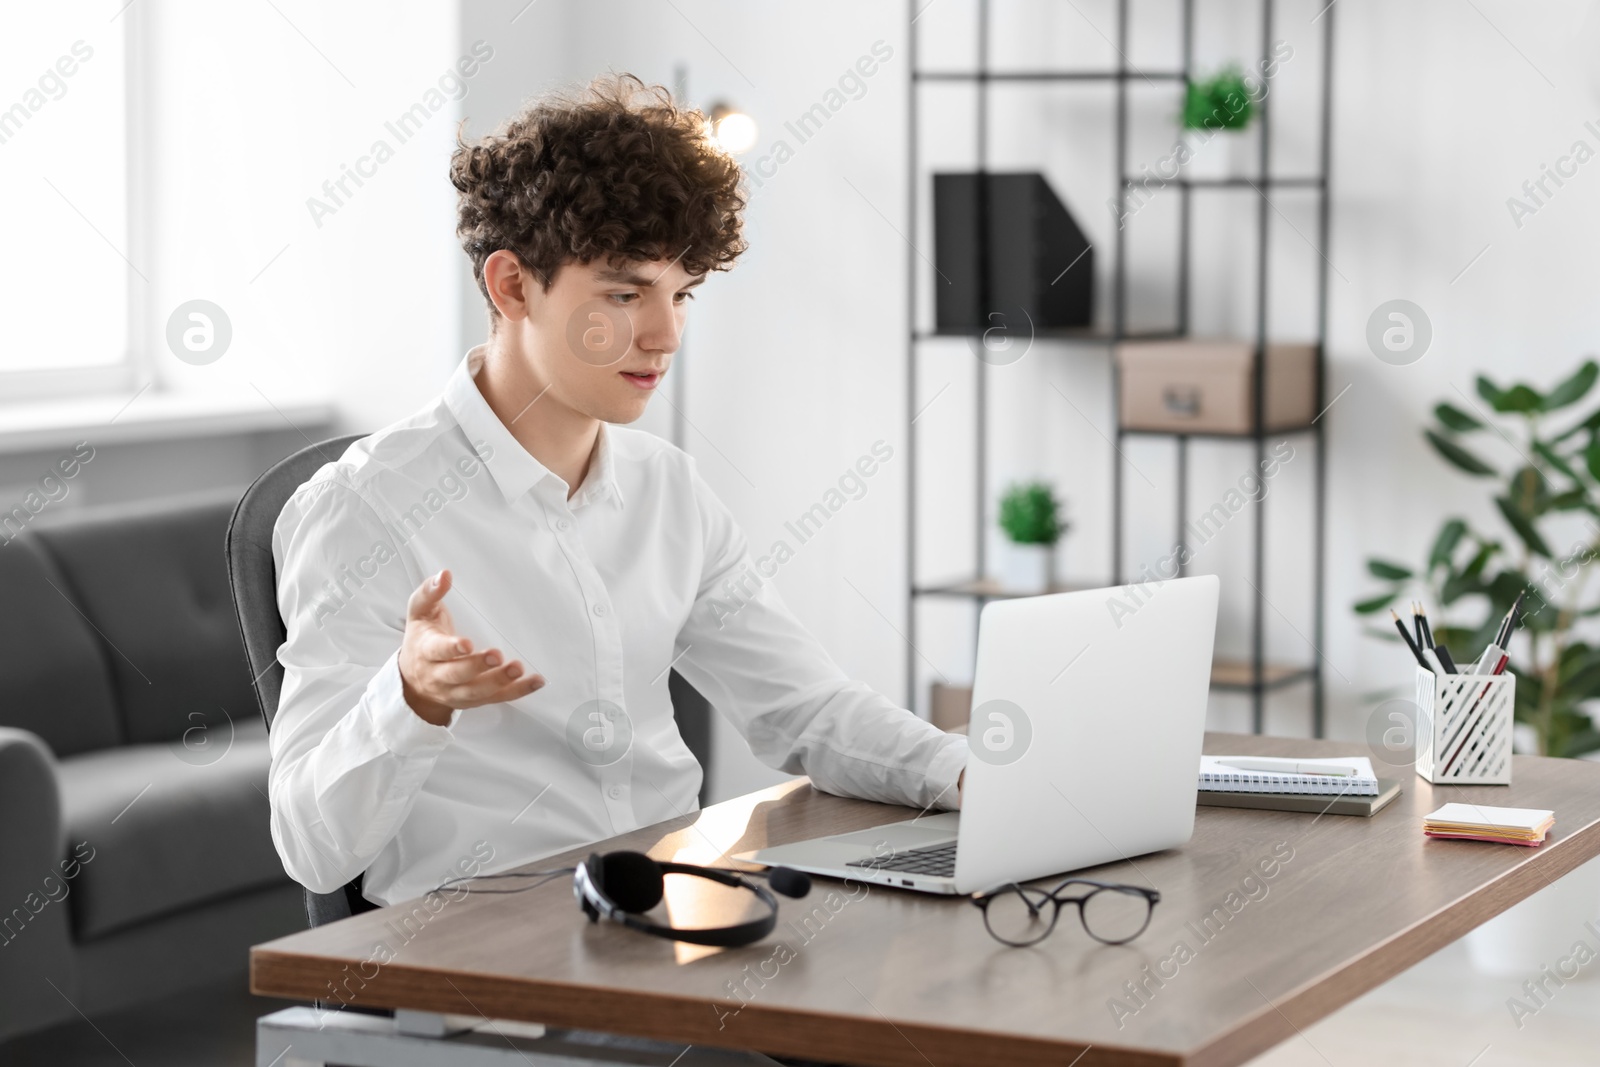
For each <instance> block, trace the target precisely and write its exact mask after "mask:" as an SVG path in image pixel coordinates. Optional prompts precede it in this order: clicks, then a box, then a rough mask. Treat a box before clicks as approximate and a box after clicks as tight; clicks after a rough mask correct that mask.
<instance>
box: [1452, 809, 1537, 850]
mask: <svg viewBox="0 0 1600 1067" xmlns="http://www.w3.org/2000/svg"><path fill="white" fill-rule="evenodd" d="M1555 824H1556V813H1555V812H1553V811H1547V810H1545V809H1544V808H1491V807H1488V806H1486V805H1483V804H1446V805H1445V806H1444V807H1442V808H1440V809H1439V810H1438V811H1435V812H1433V813H1431V814H1429V815H1428V816H1427V817H1426V818H1424V819H1423V821H1422V832H1423V833H1425V834H1427V835H1428V836H1429V837H1455V838H1460V839H1461V840H1463V841H1496V842H1499V843H1500V844H1503V845H1528V846H1530V847H1532V846H1535V845H1542V844H1544V835H1545V834H1547V833H1549V832H1550V827H1552V826H1554V825H1555Z"/></svg>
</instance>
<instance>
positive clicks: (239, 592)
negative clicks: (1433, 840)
mask: <svg viewBox="0 0 1600 1067" xmlns="http://www.w3.org/2000/svg"><path fill="white" fill-rule="evenodd" d="M363 436H365V435H364V434H350V435H348V436H346V437H335V438H333V439H332V440H328V441H324V442H322V443H321V444H315V445H308V446H307V447H305V448H302V449H301V450H300V451H298V452H296V453H295V454H294V455H292V456H289V457H288V458H286V459H283V460H280V461H278V462H277V463H276V464H274V465H273V466H272V468H271V469H270V470H268V471H267V472H266V473H265V474H263V475H262V476H261V477H259V478H257V479H256V480H255V481H254V482H253V483H251V486H250V488H249V489H246V490H245V492H244V496H242V497H240V498H239V504H238V506H237V507H236V508H234V511H233V520H232V521H231V522H230V523H229V524H228V536H227V551H228V585H229V588H230V589H231V590H232V591H233V608H234V613H235V614H236V616H237V617H238V620H239V634H240V636H241V637H242V638H243V639H244V648H245V657H246V659H247V660H248V662H249V665H250V674H251V676H252V677H253V678H254V680H255V681H254V687H255V696H256V704H257V705H258V706H259V707H260V708H261V717H262V718H263V719H264V720H266V724H267V729H268V730H270V729H272V720H273V718H274V717H275V716H276V715H277V713H278V697H279V695H280V694H281V693H282V691H283V665H282V664H281V663H279V662H278V648H279V647H280V646H281V645H282V644H283V642H284V639H285V638H286V637H287V636H288V631H287V630H286V629H285V628H284V625H283V617H282V616H281V615H279V614H278V567H277V563H276V561H275V560H274V559H273V557H272V530H273V527H274V526H276V525H277V522H278V515H279V514H280V513H281V512H282V511H283V506H284V505H285V504H287V503H288V502H289V497H290V496H292V495H293V494H294V491H295V490H296V489H298V488H300V486H302V485H304V484H305V483H306V482H308V481H310V480H311V476H312V475H313V474H315V473H316V472H317V470H318V469H319V468H320V467H321V466H322V465H323V464H325V463H328V462H331V461H332V460H335V459H338V458H339V457H340V456H341V455H343V454H344V451H345V449H347V448H349V447H350V445H351V443H352V442H355V441H359V440H360V439H361V438H362V437H363ZM667 681H668V686H669V690H670V692H671V694H672V714H673V718H675V719H676V720H677V721H678V731H679V733H681V734H682V735H683V739H684V743H685V744H686V745H688V746H689V751H690V752H693V753H694V756H695V758H696V759H698V760H699V761H700V766H701V767H702V768H709V767H710V765H711V705H710V704H709V703H708V702H707V701H706V699H705V698H704V697H702V696H701V695H700V694H699V693H698V692H697V691H696V690H695V689H694V688H693V687H692V686H690V685H689V684H688V682H687V681H685V680H684V679H683V678H682V677H681V676H680V675H679V674H678V672H677V671H673V672H672V676H671V677H670V678H669V679H668V680H667ZM705 796H706V788H705V785H704V784H703V783H702V785H701V789H700V799H701V802H702V803H703V802H704V801H705ZM373 907H375V905H374V904H373V903H372V902H371V901H369V900H367V898H366V897H363V896H362V895H361V879H360V878H357V879H355V880H354V881H352V882H350V883H349V884H348V885H346V886H345V887H344V889H343V890H339V891H335V892H332V893H313V892H311V891H310V890H309V889H308V890H306V918H307V920H308V921H309V922H310V924H311V925H312V926H321V925H322V924H323V923H329V922H333V921H334V920H336V919H343V918H347V917H348V916H350V915H355V914H359V913H361V912H363V911H370V910H372V908H373Z"/></svg>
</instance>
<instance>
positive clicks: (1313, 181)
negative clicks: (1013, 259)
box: [906, 0, 1335, 737]
mask: <svg viewBox="0 0 1600 1067" xmlns="http://www.w3.org/2000/svg"><path fill="white" fill-rule="evenodd" d="M921 2H922V3H925V2H926V0H921ZM1273 5H1274V0H1261V52H1262V58H1263V62H1265V61H1266V59H1267V58H1269V57H1270V55H1271V52H1272V45H1273V40H1272V32H1273V23H1274V10H1273ZM1128 6H1129V5H1128V0H1118V3H1117V26H1116V36H1115V40H1114V42H1113V45H1114V48H1115V50H1116V52H1117V55H1118V61H1117V65H1116V67H1115V68H1113V69H1108V70H1061V71H994V70H991V69H990V65H991V64H990V19H989V0H979V2H978V11H977V23H978V25H977V64H976V68H975V69H974V70H971V71H926V70H921V69H919V68H918V64H917V29H916V26H915V20H916V18H917V16H918V14H919V13H920V12H919V0H908V10H909V12H910V14H909V16H908V18H909V19H910V20H911V24H910V33H909V38H910V39H909V47H908V52H909V65H910V68H911V74H910V77H911V87H910V92H909V121H908V137H907V156H908V166H907V176H908V177H907V181H908V190H907V193H908V197H907V199H908V207H907V212H908V218H909V228H908V231H907V232H908V233H910V234H911V235H912V236H913V240H912V241H911V242H909V244H910V246H911V247H909V248H908V252H907V270H908V275H907V277H908V278H909V279H910V284H909V285H908V286H907V297H906V301H907V307H906V318H907V322H908V330H907V347H906V375H907V385H906V419H907V442H908V447H907V453H908V459H907V463H908V468H909V469H908V478H907V523H906V558H907V574H908V578H909V583H908V584H909V590H908V593H909V596H908V608H907V629H906V637H907V651H906V678H907V694H908V698H909V699H913V700H914V699H915V694H916V690H917V685H918V673H919V672H918V670H917V659H918V658H919V656H920V653H918V652H917V649H916V633H917V607H918V603H919V601H920V600H922V599H923V598H928V597H944V598H951V597H954V598H960V599H965V600H970V601H972V602H973V603H974V605H975V607H976V608H978V609H981V608H982V606H983V604H984V603H986V602H987V601H989V600H993V599H997V598H1001V597H1006V596H1010V595H1014V594H1011V593H1008V592H1007V591H1006V590H1005V589H1003V588H1001V587H1000V586H998V584H996V583H995V582H992V581H990V580H988V579H986V578H985V572H986V570H987V566H986V565H987V560H986V558H985V556H986V551H985V543H986V537H987V533H988V529H987V525H988V515H989V508H988V499H987V497H988V489H989V486H988V470H987V465H988V454H987V453H988V429H989V427H988V422H989V420H988V381H987V379H988V374H989V365H988V364H987V363H985V362H983V361H981V360H979V361H977V364H976V367H975V370H974V375H975V381H976V387H975V389H974V390H973V392H974V404H975V410H974V438H975V441H974V465H975V466H974V473H975V477H974V508H973V511H974V521H975V523H976V527H975V531H974V533H975V544H974V559H973V571H972V574H973V577H971V578H966V579H962V580H955V581H945V582H938V583H928V584H924V583H922V582H919V581H918V579H917V555H916V550H917V522H918V510H917V495H918V494H917V430H916V426H915V420H916V417H917V414H918V411H917V379H918V350H919V346H920V344H921V343H922V342H924V341H926V340H928V339H930V338H933V337H949V336H952V335H951V334H944V333H932V332H928V331H925V330H922V329H919V325H918V306H917V305H918V301H917V288H918V286H917V284H916V278H917V277H918V273H919V270H920V268H919V267H918V259H919V255H920V254H919V253H918V251H917V249H916V247H915V240H914V238H915V235H916V233H917V231H918V221H919V220H918V204H919V201H920V194H921V192H922V183H923V179H924V175H923V173H922V170H921V167H920V163H919V158H918V141H917V121H918V114H919V110H918V105H919V99H918V98H919V93H920V90H921V88H922V86H924V85H926V84H929V83H951V82H954V83H963V84H970V85H972V87H973V89H974V91H975V93H976V95H977V101H976V116H977V118H976V122H975V130H974V134H975V138H976V145H975V147H976V166H975V168H974V169H975V170H977V171H978V172H980V173H981V172H983V171H985V170H986V169H987V163H988V157H989V153H988V112H989V86H990V85H991V84H993V83H1003V82H1037V83H1058V82H1087V83H1110V84H1114V85H1115V87H1116V104H1115V111H1116V115H1115V122H1116V128H1115V139H1114V143H1115V153H1116V164H1115V170H1116V175H1117V188H1118V189H1119V190H1120V195H1121V196H1123V197H1126V196H1127V194H1128V190H1129V189H1131V188H1132V187H1133V186H1134V185H1135V184H1136V178H1135V176H1134V175H1132V174H1130V173H1129V168H1128V158H1127V152H1128V83H1129V82H1130V81H1131V80H1132V79H1134V78H1137V79H1139V80H1140V81H1149V82H1159V81H1171V82H1176V83H1177V84H1178V85H1180V86H1182V85H1185V84H1187V83H1188V81H1189V80H1190V78H1191V76H1192V74H1193V65H1194V4H1193V0H1184V3H1183V23H1182V38H1183V45H1182V48H1183V63H1182V67H1181V69H1179V70H1176V71H1139V70H1135V69H1133V67H1132V65H1131V64H1130V63H1129V62H1128V60H1127V53H1128V43H1129V37H1128ZM1334 15H1335V13H1334V11H1333V10H1332V9H1331V8H1329V9H1325V10H1324V12H1323V13H1322V14H1321V15H1320V16H1319V21H1322V27H1321V30H1320V34H1321V39H1322V72H1321V73H1322V98H1321V101H1320V111H1321V130H1320V146H1319V148H1320V151H1319V154H1320V157H1321V158H1320V160H1319V167H1318V170H1317V173H1315V174H1310V175H1291V176H1275V175H1273V173H1272V159H1271V146H1272V129H1271V123H1270V114H1271V112H1270V108H1271V106H1272V99H1271V95H1270V94H1268V95H1267V96H1265V97H1263V98H1262V100H1261V101H1260V102H1259V103H1258V105H1257V107H1258V113H1257V122H1259V124H1260V131H1261V133H1260V140H1259V171H1258V176H1257V177H1254V178H1217V179H1193V178H1187V177H1182V176H1180V177H1179V178H1177V179H1174V180H1173V181H1170V182H1167V183H1166V184H1168V185H1172V186H1175V187H1176V188H1177V190H1178V195H1179V201H1178V235H1177V261H1178V272H1177V273H1178V278H1177V308H1176V316H1175V317H1176V326H1175V328H1174V329H1173V330H1170V331H1155V332H1139V333H1135V332H1132V331H1129V330H1128V328H1127V320H1128V315H1127V291H1128V290H1127V255H1126V241H1127V235H1126V229H1125V228H1124V227H1118V229H1117V231H1116V234H1115V237H1114V239H1113V243H1112V263H1111V270H1110V276H1111V281H1112V299H1111V304H1112V314H1111V319H1112V321H1111V326H1110V329H1109V330H1108V331H1107V330H1095V329H1084V330H1069V331H1059V332H1054V333H1040V334H1038V335H1037V338H1036V339H1040V340H1048V339H1061V340H1072V341H1079V342H1091V343H1097V344H1103V345H1105V346H1106V348H1107V351H1108V353H1109V352H1110V351H1111V350H1112V349H1113V348H1114V346H1115V345H1116V344H1117V343H1118V342H1119V341H1124V340H1135V339H1140V340H1142V339H1158V338H1173V337H1186V336H1188V333H1189V326H1190V322H1189V278H1190V272H1189V259H1190V253H1191V241H1190V231H1191V221H1192V217H1193V215H1192V200H1193V198H1194V196H1195V195H1196V194H1197V193H1205V194H1211V195H1229V194H1230V193H1233V194H1237V193H1238V192H1241V191H1244V192H1251V193H1254V194H1255V195H1256V196H1257V212H1256V231H1257V232H1256V239H1257V262H1256V279H1255V282H1256V285H1255V288H1256V335H1255V338H1254V359H1253V375H1254V408H1255V410H1254V413H1253V415H1254V419H1253V425H1254V428H1255V429H1254V431H1253V432H1251V433H1247V434H1217V433H1179V432H1160V431H1146V430H1129V429H1124V428H1123V427H1122V426H1121V424H1120V420H1119V424H1118V426H1117V429H1116V447H1115V448H1114V449H1113V450H1112V456H1111V467H1112V560H1111V578H1110V580H1109V582H1108V583H1107V584H1113V585H1115V584H1120V583H1121V582H1122V580H1123V575H1124V570H1123V507H1124V493H1123V471H1122V462H1121V458H1120V457H1121V451H1122V443H1123V441H1124V440H1125V439H1126V438H1129V437H1159V438H1166V439H1170V440H1171V441H1172V442H1173V447H1174V449H1175V452H1176V455H1175V459H1176V468H1177V482H1178V486H1177V501H1176V503H1177V508H1176V515H1177V522H1176V526H1177V532H1178V544H1180V545H1182V544H1185V543H1186V535H1185V532H1184V524H1185V521H1186V520H1185V513H1186V511H1187V503H1188V501H1187V496H1188V492H1187V488H1188V487H1187V482H1188V459H1189V442H1190V439H1191V438H1194V439H1206V440H1212V441H1236V442H1240V443H1243V444H1247V445H1251V446H1253V448H1254V454H1255V457H1256V461H1257V463H1258V464H1259V463H1260V462H1261V461H1262V460H1263V459H1264V458H1265V456H1266V445H1267V439H1268V438H1269V437H1271V438H1279V437H1284V436H1289V435H1297V436H1302V437H1307V438H1309V439H1310V440H1311V442H1312V446H1313V452H1314V455H1315V459H1314V479H1315V485H1314V489H1313V505H1312V506H1313V509H1314V515H1313V519H1312V545H1311V552H1312V556H1313V564H1312V567H1313V576H1312V616H1313V617H1312V620H1311V630H1312V638H1311V644H1312V646H1313V647H1312V655H1311V658H1310V659H1309V661H1308V662H1307V663H1304V664H1270V663H1268V662H1267V660H1266V648H1265V613H1266V609H1267V608H1268V606H1269V604H1268V600H1267V595H1266V592H1265V584H1266V507H1265V504H1266V501H1265V499H1264V498H1263V499H1262V500H1260V501H1258V502H1257V503H1256V505H1255V507H1254V531H1253V533H1254V549H1255V551H1254V553H1253V559H1252V568H1253V579H1252V583H1251V584H1252V587H1253V591H1254V594H1255V595H1254V597H1253V600H1252V604H1253V608H1252V617H1251V633H1250V647H1251V655H1250V659H1249V660H1248V661H1246V662H1241V663H1223V662H1218V663H1217V664H1216V665H1215V666H1214V667H1213V671H1212V687H1213V688H1214V689H1222V690H1231V691H1235V692H1242V693H1246V694H1248V695H1249V696H1250V698H1251V725H1252V728H1253V729H1254V731H1255V732H1256V733H1260V732H1261V730H1262V726H1263V722H1264V716H1265V707H1266V699H1267V696H1268V694H1269V693H1271V692H1273V691H1275V690H1278V689H1281V688H1284V687H1287V686H1290V685H1295V684H1299V683H1302V682H1309V683H1310V685H1311V720H1312V721H1311V730H1312V734H1313V735H1314V736H1316V737H1321V736H1322V735H1323V732H1324V714H1323V684H1322V683H1323V677H1322V668H1321V661H1320V658H1319V654H1318V653H1317V650H1318V649H1320V648H1321V647H1322V645H1323V608H1324V602H1325V597H1326V589H1325V578H1324V563H1325V551H1326V546H1325V534H1324V525H1325V521H1326V503H1327V485H1326V483H1327V457H1326V449H1325V447H1324V446H1325V440H1324V430H1323V425H1322V422H1321V414H1322V412H1323V410H1324V407H1325V403H1326V399H1325V383H1324V363H1325V352H1324V350H1325V342H1326V337H1327V289H1328V278H1327V275H1328V266H1329V264H1328V260H1327V257H1326V255H1325V254H1323V252H1322V250H1323V249H1326V248H1327V244H1328V224H1329V213H1328V208H1329V204H1328V173H1329V161H1330V153H1331V136H1330V134H1331V118H1332V79H1333V20H1334ZM981 188H982V186H981V185H980V189H981ZM1275 189H1304V190H1309V191H1310V192H1311V193H1312V194H1313V195H1315V196H1316V197H1317V205H1316V214H1317V243H1316V248H1317V250H1318V252H1319V254H1318V263H1317V268H1316V271H1317V273H1316V287H1317V291H1316V295H1315V306H1316V336H1315V338H1314V345H1315V375H1314V379H1315V390H1316V400H1315V405H1314V406H1315V409H1316V411H1317V412H1318V414H1317V416H1316V418H1314V419H1313V420H1312V422H1311V423H1310V424H1309V425H1306V426H1303V427H1295V428H1291V429H1287V430H1283V429H1280V430H1274V431H1272V432H1271V433H1268V432H1267V431H1266V430H1265V418H1264V416H1265V410H1264V408H1265V402H1266V389H1265V385H1266V350H1267V345H1268V302H1267V301H1268V295H1269V294H1268V287H1267V286H1268V279H1269V275H1270V271H1269V251H1270V235H1271V231H1270V228H1269V226H1270V222H1271V215H1272V212H1273V207H1272V204H1271V202H1270V201H1269V199H1268V194H1269V193H1270V192H1271V191H1272V190H1275ZM1124 206H1125V204H1124ZM978 217H979V224H980V226H981V225H983V224H984V223H985V222H986V213H985V211H984V210H983V208H982V207H981V205H980V208H979V212H978ZM977 247H978V249H979V250H980V252H979V254H980V255H984V254H986V251H987V248H988V242H987V240H985V239H984V238H982V237H981V236H980V238H979V240H978V241H977ZM985 266H986V265H985V264H981V263H980V264H979V270H978V277H979V279H980V283H979V284H980V286H981V285H982V284H983V283H984V281H985V280H986V278H987V271H986V270H985V269H983V268H984V267H985ZM979 296H980V306H984V304H985V301H984V299H983V298H984V297H985V296H986V294H984V293H983V292H982V291H981V289H980V294H979ZM956 336H959V335H956ZM1111 380H1112V386H1111V388H1112V396H1111V408H1112V411H1113V413H1114V414H1115V413H1118V412H1120V410H1121V409H1120V403H1119V401H1120V395H1119V391H1120V381H1119V373H1118V370H1117V367H1116V361H1115V360H1112V367H1111ZM1257 469H1260V468H1259V467H1258V468H1257ZM1180 573H1181V571H1180ZM976 615H977V611H975V612H974V624H976Z"/></svg>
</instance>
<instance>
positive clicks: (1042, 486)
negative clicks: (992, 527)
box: [1000, 482, 1068, 545]
mask: <svg viewBox="0 0 1600 1067" xmlns="http://www.w3.org/2000/svg"><path fill="white" fill-rule="evenodd" d="M1067 525H1068V524H1067V523H1066V522H1064V521H1063V520H1062V518H1061V506H1060V502H1059V501H1058V500H1056V496H1055V492H1054V491H1053V490H1052V489H1051V488H1050V486H1049V484H1048V483H1046V482H1021V483H1018V484H1015V485H1012V486H1010V487H1009V488H1008V489H1006V491H1005V495H1003V496H1002V497H1001V498H1000V528H1001V529H1002V530H1004V531H1005V534H1006V536H1007V537H1009V538H1010V539H1011V541H1012V543H1014V544H1019V545H1053V544H1055V543H1056V542H1057V541H1059V540H1060V539H1061V535H1062V534H1064V533H1066V532H1067Z"/></svg>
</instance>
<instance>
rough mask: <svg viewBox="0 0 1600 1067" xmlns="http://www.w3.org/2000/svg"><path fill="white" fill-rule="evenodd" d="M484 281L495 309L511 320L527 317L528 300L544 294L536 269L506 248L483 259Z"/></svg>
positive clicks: (515, 320)
mask: <svg viewBox="0 0 1600 1067" xmlns="http://www.w3.org/2000/svg"><path fill="white" fill-rule="evenodd" d="M483 284H484V287H485V288H487V289H488V290H489V299H490V300H492V301H494V306H495V309H496V310H497V311H499V312H500V314H501V315H502V316H503V317H504V318H506V319H508V320H510V321H512V322H517V321H520V320H522V319H525V318H527V317H528V312H529V303H530V302H531V301H534V300H537V299H538V298H539V297H541V296H543V295H544V286H542V285H540V284H539V279H538V276H537V274H536V273H535V272H534V269H533V268H532V267H530V266H528V265H527V264H526V263H524V262H522V259H521V258H520V257H519V256H517V254H516V253H514V252H509V251H507V250H505V249H503V248H502V249H500V250H499V251H498V252H494V253H492V254H491V255H490V256H489V258H488V259H486V260H484V261H483Z"/></svg>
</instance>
